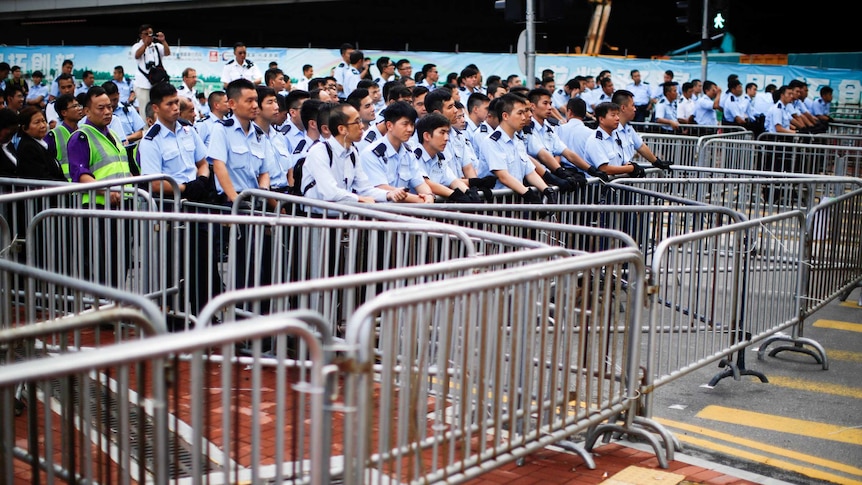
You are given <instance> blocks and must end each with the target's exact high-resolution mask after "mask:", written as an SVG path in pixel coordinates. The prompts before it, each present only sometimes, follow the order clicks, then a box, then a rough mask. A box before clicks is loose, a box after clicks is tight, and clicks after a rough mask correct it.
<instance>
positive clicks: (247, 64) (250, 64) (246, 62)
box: [245, 59, 254, 68]
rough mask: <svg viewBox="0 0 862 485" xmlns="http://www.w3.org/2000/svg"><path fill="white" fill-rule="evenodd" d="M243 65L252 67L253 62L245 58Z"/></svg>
mask: <svg viewBox="0 0 862 485" xmlns="http://www.w3.org/2000/svg"><path fill="white" fill-rule="evenodd" d="M245 67H248V68H252V67H254V63H253V62H251V61H250V60H248V59H246V60H245Z"/></svg>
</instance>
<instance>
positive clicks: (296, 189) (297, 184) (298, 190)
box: [287, 140, 356, 197]
mask: <svg viewBox="0 0 862 485" xmlns="http://www.w3.org/2000/svg"><path fill="white" fill-rule="evenodd" d="M317 141H320V140H317ZM317 141H315V142H314V143H317ZM323 144H324V146H326V153H327V154H328V155H329V166H330V167H332V147H331V146H329V143H326V142H323ZM305 158H306V157H302V158H300V159H299V160H297V161H296V165H294V166H293V185H292V186H290V188H288V190H287V193H288V194H290V195H295V196H297V197H302V196H304V195H305V194H306V193H308V191H309V190H311V188H312V187H314V186H315V185H317V181H316V180H312V181H311V182H310V183H309V184H308V185H306V186H305V187H302V186H301V184H302V166H303V165H305ZM350 161H351V162H353V166H354V167H355V166H356V154H354V153H353V152H350Z"/></svg>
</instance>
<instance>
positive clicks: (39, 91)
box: [27, 84, 48, 103]
mask: <svg viewBox="0 0 862 485" xmlns="http://www.w3.org/2000/svg"><path fill="white" fill-rule="evenodd" d="M39 96H42V102H43V103H47V102H48V86H45V85H44V84H36V85H35V86H30V91H28V92H27V100H31V99H36V98H38V97H39Z"/></svg>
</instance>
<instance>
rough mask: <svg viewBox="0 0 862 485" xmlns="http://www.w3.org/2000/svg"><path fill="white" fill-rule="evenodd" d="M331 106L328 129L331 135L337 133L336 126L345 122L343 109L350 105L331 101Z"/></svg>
mask: <svg viewBox="0 0 862 485" xmlns="http://www.w3.org/2000/svg"><path fill="white" fill-rule="evenodd" d="M331 104H332V107H331V108H330V109H329V110H328V111H329V123H328V125H329V131H330V132H332V134H333V135H336V134H338V127H339V126H341V125H346V124H347V115H346V114H345V113H344V111H345V110H346V109H347V107H348V106H350V105H349V104H347V103H331Z"/></svg>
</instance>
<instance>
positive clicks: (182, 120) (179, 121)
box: [153, 118, 192, 126]
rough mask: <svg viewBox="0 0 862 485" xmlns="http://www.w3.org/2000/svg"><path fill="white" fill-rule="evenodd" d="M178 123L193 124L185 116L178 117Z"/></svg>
mask: <svg viewBox="0 0 862 485" xmlns="http://www.w3.org/2000/svg"><path fill="white" fill-rule="evenodd" d="M177 123H179V124H181V125H183V126H192V122H191V121H189V120H187V119H185V118H177ZM153 126H156V125H153Z"/></svg>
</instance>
